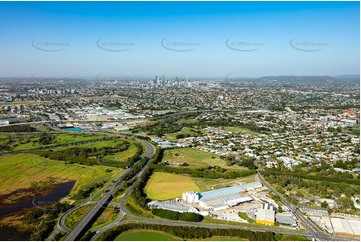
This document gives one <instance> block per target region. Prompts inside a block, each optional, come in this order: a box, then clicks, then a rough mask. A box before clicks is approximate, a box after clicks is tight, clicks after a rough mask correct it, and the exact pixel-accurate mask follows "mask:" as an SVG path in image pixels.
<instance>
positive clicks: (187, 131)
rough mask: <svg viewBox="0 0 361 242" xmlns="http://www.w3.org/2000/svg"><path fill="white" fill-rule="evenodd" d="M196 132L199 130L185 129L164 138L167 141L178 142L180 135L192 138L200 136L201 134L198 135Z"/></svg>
mask: <svg viewBox="0 0 361 242" xmlns="http://www.w3.org/2000/svg"><path fill="white" fill-rule="evenodd" d="M194 130H197V129H195V128H184V129H182V130H181V131H178V132H175V133H169V134H165V135H164V138H165V139H166V140H172V141H175V140H177V138H176V137H177V135H178V134H184V135H189V136H190V137H196V136H200V135H201V134H198V133H196V132H194Z"/></svg>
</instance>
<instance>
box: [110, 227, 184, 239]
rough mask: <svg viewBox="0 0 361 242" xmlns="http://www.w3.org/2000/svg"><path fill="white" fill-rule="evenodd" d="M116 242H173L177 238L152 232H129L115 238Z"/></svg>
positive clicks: (159, 232)
mask: <svg viewBox="0 0 361 242" xmlns="http://www.w3.org/2000/svg"><path fill="white" fill-rule="evenodd" d="M115 240H116V241H171V240H172V241H173V240H180V239H179V238H177V237H175V236H173V235H170V234H167V233H164V232H161V231H152V230H130V231H126V232H123V233H121V234H120V235H118V236H117V237H116V238H115Z"/></svg>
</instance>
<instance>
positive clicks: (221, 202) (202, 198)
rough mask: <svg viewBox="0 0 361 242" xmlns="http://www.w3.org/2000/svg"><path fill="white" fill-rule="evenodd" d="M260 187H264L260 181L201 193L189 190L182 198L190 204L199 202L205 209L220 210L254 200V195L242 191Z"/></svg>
mask: <svg viewBox="0 0 361 242" xmlns="http://www.w3.org/2000/svg"><path fill="white" fill-rule="evenodd" d="M260 187H262V184H261V183H260V182H252V183H248V184H244V185H238V186H232V187H226V188H222V189H217V190H211V191H206V192H201V193H196V192H193V191H189V192H185V193H183V196H182V199H183V202H185V203H188V204H193V203H198V204H199V207H200V208H201V209H204V210H208V211H219V210H223V209H226V208H229V207H233V206H236V205H238V204H241V203H244V202H250V201H252V200H253V198H252V197H250V196H246V195H243V194H242V193H243V192H246V191H249V190H253V189H256V188H260Z"/></svg>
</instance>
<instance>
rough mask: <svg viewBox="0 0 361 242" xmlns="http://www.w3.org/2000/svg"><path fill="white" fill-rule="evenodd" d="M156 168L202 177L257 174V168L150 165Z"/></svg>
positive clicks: (225, 177)
mask: <svg viewBox="0 0 361 242" xmlns="http://www.w3.org/2000/svg"><path fill="white" fill-rule="evenodd" d="M150 166H151V167H152V168H153V169H154V170H156V171H160V172H168V173H175V174H188V175H190V176H191V177H200V178H211V179H217V178H224V179H236V178H239V177H245V176H250V175H254V174H256V171H255V170H242V171H234V170H227V169H224V168H221V167H219V166H209V167H206V168H196V169H192V168H175V167H170V166H166V165H164V164H152V165H150Z"/></svg>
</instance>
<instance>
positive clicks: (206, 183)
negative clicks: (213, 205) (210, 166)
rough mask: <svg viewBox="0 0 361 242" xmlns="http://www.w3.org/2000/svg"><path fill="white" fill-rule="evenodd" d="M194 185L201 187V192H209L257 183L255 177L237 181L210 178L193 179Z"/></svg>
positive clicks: (242, 178)
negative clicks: (242, 184)
mask: <svg viewBox="0 0 361 242" xmlns="http://www.w3.org/2000/svg"><path fill="white" fill-rule="evenodd" d="M192 180H193V181H194V183H195V184H196V185H197V187H199V189H200V190H201V191H208V190H212V189H220V188H224V187H229V186H235V185H239V184H241V183H249V182H254V181H255V176H254V175H251V176H246V177H240V178H237V179H223V178H218V179H209V178H198V177H192Z"/></svg>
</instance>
